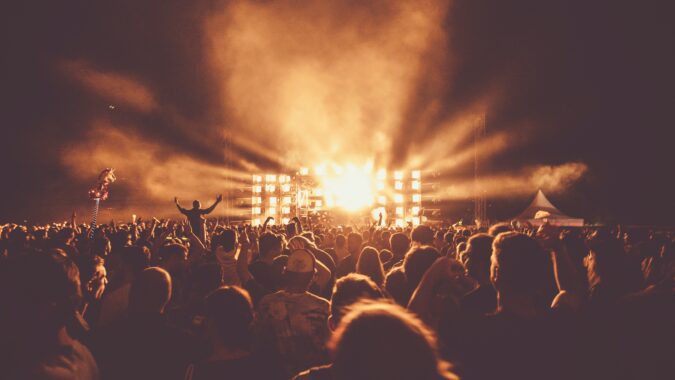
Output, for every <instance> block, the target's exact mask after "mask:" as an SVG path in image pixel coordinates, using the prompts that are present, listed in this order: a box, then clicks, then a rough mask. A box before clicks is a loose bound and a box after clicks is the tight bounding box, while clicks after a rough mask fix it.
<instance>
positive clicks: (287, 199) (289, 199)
mask: <svg viewBox="0 0 675 380" xmlns="http://www.w3.org/2000/svg"><path fill="white" fill-rule="evenodd" d="M281 201H282V202H283V204H285V205H289V204H291V197H283V198H282V200H281Z"/></svg>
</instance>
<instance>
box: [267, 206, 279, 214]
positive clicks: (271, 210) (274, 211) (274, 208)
mask: <svg viewBox="0 0 675 380" xmlns="http://www.w3.org/2000/svg"><path fill="white" fill-rule="evenodd" d="M276 213H277V209H276V207H270V208H269V209H267V214H268V215H269V216H274V215H275V214H276Z"/></svg>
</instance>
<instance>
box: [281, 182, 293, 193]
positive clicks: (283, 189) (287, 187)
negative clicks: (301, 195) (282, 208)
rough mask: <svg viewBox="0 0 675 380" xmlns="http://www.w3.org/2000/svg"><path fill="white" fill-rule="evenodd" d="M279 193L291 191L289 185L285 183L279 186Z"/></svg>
mask: <svg viewBox="0 0 675 380" xmlns="http://www.w3.org/2000/svg"><path fill="white" fill-rule="evenodd" d="M281 191H283V192H284V193H289V192H290V191H291V185H289V184H287V183H286V184H283V185H281Z"/></svg>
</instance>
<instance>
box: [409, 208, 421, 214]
mask: <svg viewBox="0 0 675 380" xmlns="http://www.w3.org/2000/svg"><path fill="white" fill-rule="evenodd" d="M411 211H412V214H413V215H414V216H417V215H419V213H420V208H419V207H417V206H415V207H413V208H412V210H411Z"/></svg>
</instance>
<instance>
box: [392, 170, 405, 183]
mask: <svg viewBox="0 0 675 380" xmlns="http://www.w3.org/2000/svg"><path fill="white" fill-rule="evenodd" d="M394 179H395V180H397V181H400V180H402V179H403V172H402V171H400V170H397V171H395V172H394Z"/></svg>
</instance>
